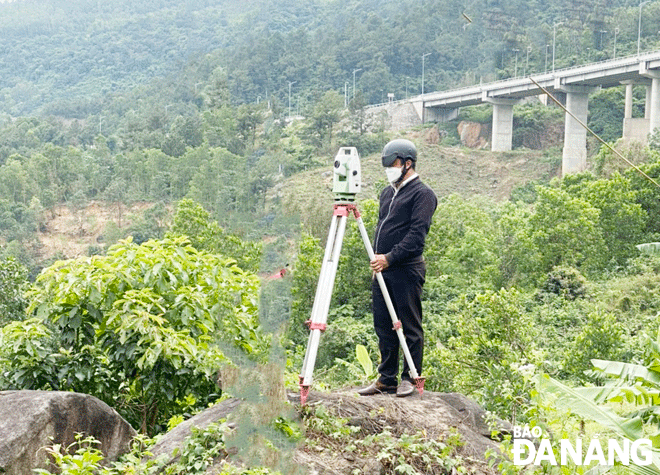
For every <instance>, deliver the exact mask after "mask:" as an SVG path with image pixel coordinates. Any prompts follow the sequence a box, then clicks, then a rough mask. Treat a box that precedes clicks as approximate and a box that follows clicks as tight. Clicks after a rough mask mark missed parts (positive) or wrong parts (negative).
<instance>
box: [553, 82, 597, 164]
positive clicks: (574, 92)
mask: <svg viewBox="0 0 660 475" xmlns="http://www.w3.org/2000/svg"><path fill="white" fill-rule="evenodd" d="M558 89H559V90H560V91H562V92H565V93H566V109H567V110H568V111H569V112H570V113H571V114H573V115H571V114H569V113H566V117H565V119H564V150H563V152H562V162H561V173H562V176H566V175H567V174H569V173H578V172H581V171H584V170H586V169H587V130H586V129H585V128H584V127H583V126H582V125H580V123H579V122H578V121H577V120H576V119H574V118H573V116H575V117H576V118H577V119H579V120H580V121H581V122H582V123H584V124H586V123H587V113H588V111H589V108H588V104H589V94H590V93H592V92H595V91H597V90H598V88H596V87H591V86H561V87H560V88H558Z"/></svg>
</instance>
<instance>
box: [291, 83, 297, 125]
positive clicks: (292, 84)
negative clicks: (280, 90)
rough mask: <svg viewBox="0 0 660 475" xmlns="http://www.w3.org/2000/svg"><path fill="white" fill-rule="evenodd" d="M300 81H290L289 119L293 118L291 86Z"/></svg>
mask: <svg viewBox="0 0 660 475" xmlns="http://www.w3.org/2000/svg"><path fill="white" fill-rule="evenodd" d="M297 82H298V81H289V120H291V86H293V85H294V84H295V83H297Z"/></svg>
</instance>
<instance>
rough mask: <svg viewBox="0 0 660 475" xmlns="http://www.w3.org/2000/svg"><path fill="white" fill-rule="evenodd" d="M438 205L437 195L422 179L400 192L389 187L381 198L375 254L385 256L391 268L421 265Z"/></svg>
mask: <svg viewBox="0 0 660 475" xmlns="http://www.w3.org/2000/svg"><path fill="white" fill-rule="evenodd" d="M437 205H438V199H437V198H436V196H435V193H433V190H431V188H429V187H428V186H426V185H425V184H424V183H422V181H421V180H420V179H419V177H415V178H413V179H412V180H411V181H409V182H408V183H406V184H405V185H404V186H403V187H401V188H399V189H398V190H396V189H394V188H393V187H392V186H386V187H385V189H384V190H383V191H382V193H381V194H380V209H379V212H378V225H377V226H376V236H375V239H374V252H375V253H376V254H385V257H386V258H387V262H388V264H389V265H390V266H401V265H407V264H414V263H417V262H421V261H422V251H424V241H425V240H426V234H427V233H428V232H429V228H430V227H431V218H432V217H433V213H434V212H435V208H436V207H437Z"/></svg>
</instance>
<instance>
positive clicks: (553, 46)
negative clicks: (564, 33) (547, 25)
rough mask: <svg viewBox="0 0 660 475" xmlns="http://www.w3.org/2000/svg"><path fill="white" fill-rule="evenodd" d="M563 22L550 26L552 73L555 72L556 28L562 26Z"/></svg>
mask: <svg viewBox="0 0 660 475" xmlns="http://www.w3.org/2000/svg"><path fill="white" fill-rule="evenodd" d="M563 24H564V22H563V21H560V22H559V23H554V24H553V25H552V72H553V73H554V72H555V43H556V41H557V27H558V26H559V25H563Z"/></svg>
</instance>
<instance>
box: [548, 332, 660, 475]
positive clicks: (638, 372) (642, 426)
mask: <svg viewBox="0 0 660 475" xmlns="http://www.w3.org/2000/svg"><path fill="white" fill-rule="evenodd" d="M648 345H649V350H650V351H649V352H650V354H651V360H650V361H651V362H650V363H649V364H648V365H647V366H644V365H639V364H632V363H624V362H620V361H606V360H598V359H594V360H591V363H592V364H593V366H594V368H595V370H596V371H597V372H600V373H601V374H603V375H604V376H606V377H607V383H606V384H605V385H603V386H599V387H578V388H571V387H568V386H566V385H564V384H563V383H561V382H559V381H557V380H555V379H552V378H550V377H548V376H547V375H543V376H537V379H536V383H537V387H538V389H539V392H540V393H542V394H545V395H554V396H555V397H556V400H555V404H556V406H557V407H558V408H560V409H563V410H567V411H568V412H571V413H573V414H574V415H576V416H578V417H581V418H583V419H585V420H590V421H593V422H595V423H597V424H599V425H601V426H603V427H604V428H606V429H609V430H611V431H612V432H613V433H614V434H616V435H618V436H619V437H621V438H622V439H628V440H629V441H630V443H632V442H634V441H635V440H638V439H641V438H647V439H650V440H651V441H652V444H653V447H654V449H653V454H652V463H651V464H650V465H644V466H641V465H634V464H631V465H630V466H629V467H628V468H629V470H630V471H631V472H632V473H637V474H642V475H651V474H655V475H660V451H658V447H660V333H659V335H658V337H657V338H656V340H652V339H651V338H648ZM623 401H626V402H629V403H633V404H635V405H637V406H641V407H640V409H638V410H636V411H634V412H632V413H630V414H627V415H624V416H620V415H618V414H616V413H615V412H614V411H613V410H612V409H610V408H609V407H608V406H607V403H617V402H623ZM653 426H655V431H654V432H653V433H651V434H649V433H648V432H649V428H650V427H653ZM598 473H607V471H605V472H603V471H600V469H599V470H598Z"/></svg>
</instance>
